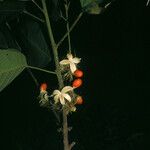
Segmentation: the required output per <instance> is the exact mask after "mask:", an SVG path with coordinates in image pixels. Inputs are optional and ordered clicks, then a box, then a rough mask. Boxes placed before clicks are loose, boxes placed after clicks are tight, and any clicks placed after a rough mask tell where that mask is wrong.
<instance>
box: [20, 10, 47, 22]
mask: <svg viewBox="0 0 150 150" xmlns="http://www.w3.org/2000/svg"><path fill="white" fill-rule="evenodd" d="M23 12H24V13H25V14H27V15H29V16H31V17H32V18H34V19H36V20H39V21H40V22H45V21H44V20H43V19H41V18H39V17H37V16H35V15H33V14H31V13H29V12H28V11H26V10H24V11H23Z"/></svg>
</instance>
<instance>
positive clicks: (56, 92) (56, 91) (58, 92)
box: [52, 90, 61, 95]
mask: <svg viewBox="0 0 150 150" xmlns="http://www.w3.org/2000/svg"><path fill="white" fill-rule="evenodd" d="M60 94H61V92H60V91H59V90H54V92H53V94H52V95H60Z"/></svg>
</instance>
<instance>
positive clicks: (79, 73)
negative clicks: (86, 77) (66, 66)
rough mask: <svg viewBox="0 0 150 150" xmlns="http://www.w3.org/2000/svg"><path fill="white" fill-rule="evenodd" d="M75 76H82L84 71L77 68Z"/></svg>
mask: <svg viewBox="0 0 150 150" xmlns="http://www.w3.org/2000/svg"><path fill="white" fill-rule="evenodd" d="M74 76H75V77H77V78H81V77H82V76H83V71H82V70H79V69H78V70H76V71H75V72H74Z"/></svg>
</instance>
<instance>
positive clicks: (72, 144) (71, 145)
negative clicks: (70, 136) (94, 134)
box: [69, 142, 76, 150]
mask: <svg viewBox="0 0 150 150" xmlns="http://www.w3.org/2000/svg"><path fill="white" fill-rule="evenodd" d="M75 144H76V143H75V142H72V143H71V144H70V147H69V148H70V149H69V150H71V149H72V148H73V147H74V146H75Z"/></svg>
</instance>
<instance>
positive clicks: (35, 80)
mask: <svg viewBox="0 0 150 150" xmlns="http://www.w3.org/2000/svg"><path fill="white" fill-rule="evenodd" d="M27 71H28V72H29V74H30V76H31V77H32V79H33V81H34V82H35V84H36V86H37V87H38V86H39V83H38V81H37V79H36V77H35V76H34V74H33V73H32V71H31V70H30V68H28V69H27Z"/></svg>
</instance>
